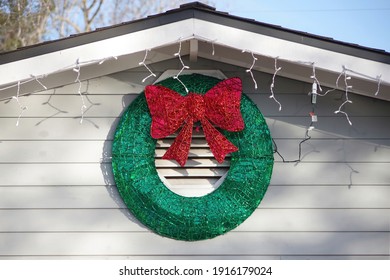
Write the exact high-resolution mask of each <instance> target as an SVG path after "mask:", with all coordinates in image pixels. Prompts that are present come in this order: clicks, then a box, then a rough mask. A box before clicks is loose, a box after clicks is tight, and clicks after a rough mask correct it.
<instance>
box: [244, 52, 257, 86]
mask: <svg viewBox="0 0 390 280" xmlns="http://www.w3.org/2000/svg"><path fill="white" fill-rule="evenodd" d="M245 52H247V50H242V53H245ZM248 52H249V53H250V54H251V55H252V59H253V60H252V65H251V67H250V68H249V69H247V70H245V71H246V72H247V73H249V74H250V75H251V77H252V80H253V83H254V84H255V89H257V82H256V79H255V77H254V76H253V72H252V69H253V67H255V64H256V61H257V57H255V55H254V53H253V52H252V51H248Z"/></svg>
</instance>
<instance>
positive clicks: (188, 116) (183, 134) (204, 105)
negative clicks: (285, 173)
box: [145, 78, 244, 166]
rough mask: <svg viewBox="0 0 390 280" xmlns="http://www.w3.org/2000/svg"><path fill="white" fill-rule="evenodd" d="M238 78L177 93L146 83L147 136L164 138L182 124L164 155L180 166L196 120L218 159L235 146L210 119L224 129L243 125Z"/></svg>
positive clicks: (187, 150)
mask: <svg viewBox="0 0 390 280" xmlns="http://www.w3.org/2000/svg"><path fill="white" fill-rule="evenodd" d="M241 88H242V84H241V80H240V79H239V78H231V79H227V80H224V81H222V82H219V83H218V84H216V85H215V86H214V87H213V88H211V89H210V90H209V91H207V92H206V94H204V95H202V94H196V93H189V94H188V95H187V96H181V95H180V94H178V93H177V92H175V91H173V90H171V89H168V88H166V87H163V86H155V85H150V86H147V87H146V89H145V96H146V101H147V104H148V107H149V111H150V114H151V116H152V124H151V136H152V137H153V138H155V139H159V138H165V137H167V136H168V135H170V134H172V133H174V132H175V131H177V130H178V129H179V128H180V127H182V129H181V131H180V133H179V135H178V136H177V137H176V139H175V140H174V142H173V144H172V145H171V147H170V148H169V149H168V151H167V152H166V153H165V154H164V156H163V158H164V159H175V160H176V161H177V162H178V163H179V164H180V165H181V166H184V165H185V163H186V161H187V158H188V153H189V149H190V144H191V137H192V128H193V124H194V123H195V122H197V121H200V123H201V124H202V127H203V131H204V134H205V137H206V141H207V143H208V144H209V146H210V149H211V152H212V153H213V154H214V157H215V158H216V159H217V161H218V162H220V163H221V162H223V160H224V159H225V156H226V155H227V154H228V153H231V152H235V151H237V150H238V148H237V147H236V146H234V145H233V144H232V143H231V142H230V141H229V140H228V139H226V137H225V136H223V135H222V134H221V133H220V132H219V131H218V130H217V129H216V128H215V127H214V126H213V125H212V124H211V123H213V124H214V125H216V126H218V127H220V128H222V129H224V130H228V131H234V132H235V131H240V130H242V129H244V121H243V119H242V116H241V111H240V102H241Z"/></svg>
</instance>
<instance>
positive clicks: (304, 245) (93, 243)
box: [0, 232, 390, 256]
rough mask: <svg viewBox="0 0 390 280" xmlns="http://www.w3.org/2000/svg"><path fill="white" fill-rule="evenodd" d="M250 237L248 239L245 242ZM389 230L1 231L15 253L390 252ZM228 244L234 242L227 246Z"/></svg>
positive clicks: (6, 248) (1, 240) (7, 252)
mask: <svg viewBox="0 0 390 280" xmlns="http://www.w3.org/2000/svg"><path fill="white" fill-rule="evenodd" d="M244 240H245V242H243V241H244ZM389 242H390V234H389V233H388V232H387V233H384V232H347V233H317V232H291V233H278V232H271V233H268V232H265V233H257V232H256V233H252V232H245V233H237V232H229V233H227V234H225V235H223V236H220V237H217V238H215V239H212V240H204V241H198V242H182V241H175V240H171V239H169V238H163V237H161V236H158V235H156V234H153V233H147V232H145V233H116V232H111V233H0V248H2V249H1V253H0V255H2V256H12V255H18V256H21V255H72V256H73V255H76V256H77V255H106V254H108V255H110V254H114V255H161V254H164V255H165V254H167V255H168V254H169V255H183V254H186V255H208V254H210V255H229V254H233V255H304V254H307V255H347V254H348V255H362V254H363V255H386V256H388V255H389V248H388V246H383V244H389ZM227 244H229V245H228V246H227Z"/></svg>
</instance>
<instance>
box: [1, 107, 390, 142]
mask: <svg viewBox="0 0 390 280" xmlns="http://www.w3.org/2000/svg"><path fill="white" fill-rule="evenodd" d="M80 120H81V118H80V117H77V118H56V117H49V118H45V117H43V118H22V119H21V120H20V122H19V126H16V122H17V118H0V126H1V127H2V129H4V130H6V131H7V133H6V134H2V135H1V136H0V141H1V140H16V139H18V140H111V139H113V134H114V132H115V128H116V126H117V122H118V118H90V117H88V115H87V114H86V115H85V117H84V121H83V123H82V124H80ZM266 121H267V124H268V127H269V129H270V131H271V135H272V137H274V138H286V139H291V138H298V139H302V138H304V136H305V133H306V129H307V128H308V126H309V124H310V120H309V117H274V118H267V119H266ZM351 121H352V122H353V126H352V127H351V126H349V125H348V122H347V120H346V119H345V118H343V117H342V116H335V117H326V118H322V119H321V120H320V121H319V122H318V124H316V128H317V129H315V130H312V131H310V136H312V137H313V138H327V139H328V138H330V139H332V138H333V139H339V138H351V137H354V138H361V139H390V130H384V129H383V128H384V127H385V124H386V123H389V122H390V117H372V118H365V117H352V118H351ZM343 122H345V125H343ZM336 123H338V124H339V125H337V126H336V125H335V124H336Z"/></svg>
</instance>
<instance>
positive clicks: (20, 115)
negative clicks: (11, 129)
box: [12, 82, 28, 126]
mask: <svg viewBox="0 0 390 280" xmlns="http://www.w3.org/2000/svg"><path fill="white" fill-rule="evenodd" d="M19 95H20V82H18V85H17V90H16V95H15V96H12V99H14V100H15V101H16V103H18V105H19V109H20V111H19V116H18V119H17V120H16V126H19V122H20V118H21V117H22V115H23V112H24V111H25V110H27V109H28V107H27V106H25V105H22V103H20V100H19Z"/></svg>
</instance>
